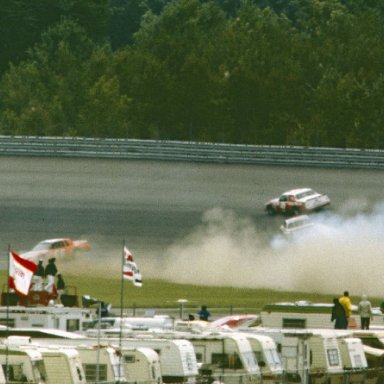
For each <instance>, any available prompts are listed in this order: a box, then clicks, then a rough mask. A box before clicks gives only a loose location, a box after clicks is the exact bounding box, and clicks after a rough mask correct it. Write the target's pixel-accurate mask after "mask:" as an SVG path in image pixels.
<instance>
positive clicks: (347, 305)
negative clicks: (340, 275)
mask: <svg viewBox="0 0 384 384" xmlns="http://www.w3.org/2000/svg"><path fill="white" fill-rule="evenodd" d="M339 302H340V304H341V305H342V306H343V307H344V311H345V315H346V316H347V327H346V328H348V323H349V319H350V317H351V315H352V302H351V299H350V298H349V292H348V291H344V294H343V296H341V297H340V298H339Z"/></svg>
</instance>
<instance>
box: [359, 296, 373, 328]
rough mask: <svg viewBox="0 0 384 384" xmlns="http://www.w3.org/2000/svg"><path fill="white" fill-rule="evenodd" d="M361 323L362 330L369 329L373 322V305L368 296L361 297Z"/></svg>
mask: <svg viewBox="0 0 384 384" xmlns="http://www.w3.org/2000/svg"><path fill="white" fill-rule="evenodd" d="M358 309H359V315H360V321H361V329H369V324H370V322H371V320H372V317H373V316H372V305H371V302H370V301H369V300H368V298H367V295H362V296H361V301H360V303H359V306H358Z"/></svg>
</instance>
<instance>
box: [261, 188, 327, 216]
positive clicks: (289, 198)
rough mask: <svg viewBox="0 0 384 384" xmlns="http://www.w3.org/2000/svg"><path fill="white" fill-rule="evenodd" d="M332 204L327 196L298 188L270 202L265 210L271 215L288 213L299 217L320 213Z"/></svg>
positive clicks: (308, 189)
mask: <svg viewBox="0 0 384 384" xmlns="http://www.w3.org/2000/svg"><path fill="white" fill-rule="evenodd" d="M330 203H331V200H330V199H329V197H328V196H327V195H324V194H321V193H318V192H315V191H314V190H313V189H310V188H298V189H292V190H291V191H287V192H284V193H283V194H282V195H281V196H280V197H276V198H275V199H272V200H269V201H268V202H267V203H266V204H265V209H266V211H267V212H268V214H270V215H275V214H276V213H286V214H289V215H299V214H303V213H306V212H311V211H318V210H320V209H322V208H324V207H326V206H327V205H329V204H330Z"/></svg>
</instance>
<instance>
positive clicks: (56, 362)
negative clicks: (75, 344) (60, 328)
mask: <svg viewBox="0 0 384 384" xmlns="http://www.w3.org/2000/svg"><path fill="white" fill-rule="evenodd" d="M37 350H38V351H39V352H40V353H41V354H42V356H43V360H44V365H45V370H46V374H47V383H48V384H57V383H63V384H64V383H65V384H85V383H86V378H85V373H84V369H83V366H82V364H81V360H80V357H79V353H78V352H77V351H76V349H74V348H62V347H53V346H51V347H37Z"/></svg>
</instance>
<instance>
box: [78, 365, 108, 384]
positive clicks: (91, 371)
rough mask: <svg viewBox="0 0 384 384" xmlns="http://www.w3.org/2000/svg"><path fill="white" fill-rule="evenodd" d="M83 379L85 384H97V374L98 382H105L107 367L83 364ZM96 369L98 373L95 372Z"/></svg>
mask: <svg viewBox="0 0 384 384" xmlns="http://www.w3.org/2000/svg"><path fill="white" fill-rule="evenodd" d="M83 367H84V372H85V378H86V380H87V382H97V373H98V374H99V380H98V381H99V382H100V381H107V365H106V364H99V365H97V364H84V365H83ZM97 369H98V370H99V372H97Z"/></svg>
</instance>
